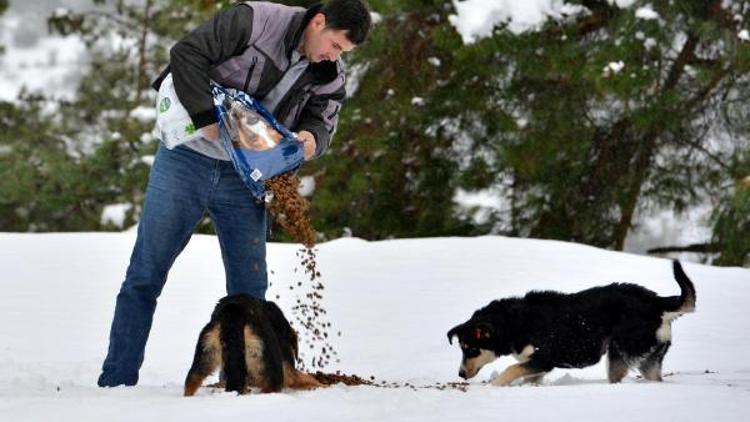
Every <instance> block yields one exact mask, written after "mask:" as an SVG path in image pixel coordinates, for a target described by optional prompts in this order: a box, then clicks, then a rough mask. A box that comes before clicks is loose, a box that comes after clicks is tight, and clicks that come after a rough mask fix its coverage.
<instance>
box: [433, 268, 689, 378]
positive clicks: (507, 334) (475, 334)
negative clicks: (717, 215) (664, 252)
mask: <svg viewBox="0 0 750 422" xmlns="http://www.w3.org/2000/svg"><path fill="white" fill-rule="evenodd" d="M673 266H674V277H675V280H677V284H679V285H680V290H681V293H680V295H679V296H669V297H661V296H658V295H657V294H656V293H654V292H652V291H651V290H648V289H646V288H644V287H641V286H637V285H635V284H621V283H614V284H610V285H608V286H602V287H594V288H591V289H587V290H583V291H581V292H578V293H572V294H564V293H558V292H554V291H532V292H529V293H527V294H526V296H524V297H522V298H518V297H513V298H508V299H501V300H495V301H493V302H491V303H490V304H489V305H487V306H486V307H484V308H482V309H480V310H478V311H476V312H474V315H472V317H471V319H469V320H468V321H466V322H464V323H463V324H460V325H458V326H456V327H454V328H452V329H451V330H450V331H448V341H449V342H451V343H452V339H453V337H454V336H455V337H458V340H459V344H460V345H461V351H462V352H463V359H462V361H461V368H460V370H459V372H458V375H459V376H461V377H463V378H465V379H469V378H471V377H473V376H475V375H476V374H477V372H479V370H480V369H481V368H482V366H484V365H486V364H488V363H490V362H492V361H494V360H495V359H497V358H498V357H500V356H503V355H511V354H512V355H514V356H515V357H516V359H517V360H518V361H519V362H518V363H517V364H514V365H511V366H509V367H508V368H507V369H505V371H503V373H502V374H500V375H499V376H498V377H496V378H495V379H493V380H492V383H493V384H495V385H509V384H510V383H511V382H513V381H514V380H516V379H523V380H524V381H528V382H533V383H538V382H540V381H541V379H542V377H544V375H545V374H546V373H547V372H549V371H551V370H552V369H553V368H584V367H587V366H591V365H594V364H596V363H597V362H599V360H600V359H601V357H602V355H604V354H605V353H606V354H607V359H608V363H609V366H608V377H609V381H610V382H613V383H615V382H619V381H620V380H622V379H623V378H624V377H625V375H627V373H628V370H629V369H631V368H633V369H637V370H639V371H640V373H641V374H642V375H643V377H644V378H645V379H647V380H652V381H661V379H662V373H661V366H662V361H663V359H664V355H665V354H666V353H667V350H668V349H669V346H670V344H671V339H672V333H671V323H672V321H673V320H675V319H676V318H677V317H678V316H680V315H682V314H684V313H688V312H693V311H694V310H695V287H694V286H693V283H692V282H691V281H690V279H688V277H687V275H685V272H684V271H683V270H682V266H681V265H680V263H679V262H678V261H674V262H673Z"/></svg>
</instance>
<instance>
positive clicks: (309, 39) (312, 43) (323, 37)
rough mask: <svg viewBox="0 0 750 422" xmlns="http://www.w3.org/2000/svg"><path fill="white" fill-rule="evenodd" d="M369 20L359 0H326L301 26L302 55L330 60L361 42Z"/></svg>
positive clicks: (317, 59) (312, 60)
mask: <svg viewBox="0 0 750 422" xmlns="http://www.w3.org/2000/svg"><path fill="white" fill-rule="evenodd" d="M370 24H371V20H370V11H369V10H367V6H365V4H364V3H363V2H362V0H330V1H329V2H328V3H326V4H325V5H324V6H323V8H322V9H320V12H318V13H316V14H315V16H313V17H312V19H311V20H310V22H309V23H308V24H307V27H305V33H304V44H303V49H304V55H305V56H306V57H307V59H308V60H310V61H311V62H314V63H316V62H319V61H323V60H330V61H334V60H336V59H337V58H338V57H339V55H340V54H341V53H343V52H348V51H351V50H352V49H354V47H356V46H357V45H359V44H362V42H364V40H365V37H366V36H367V32H368V31H369V30H370Z"/></svg>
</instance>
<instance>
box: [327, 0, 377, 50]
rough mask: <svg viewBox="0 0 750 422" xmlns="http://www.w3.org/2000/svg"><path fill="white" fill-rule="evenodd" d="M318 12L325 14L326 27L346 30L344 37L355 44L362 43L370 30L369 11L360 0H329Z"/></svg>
mask: <svg viewBox="0 0 750 422" xmlns="http://www.w3.org/2000/svg"><path fill="white" fill-rule="evenodd" d="M320 13H322V14H324V15H325V16H326V27H328V28H331V29H335V30H346V31H347V33H346V38H348V39H349V41H351V42H352V43H354V44H356V45H359V44H362V43H363V42H364V41H365V38H366V37H367V33H368V32H369V31H370V25H371V23H372V21H371V19H370V11H369V10H368V9H367V5H365V3H364V2H363V1H362V0H330V1H328V2H327V3H326V4H325V5H324V6H323V8H322V9H320Z"/></svg>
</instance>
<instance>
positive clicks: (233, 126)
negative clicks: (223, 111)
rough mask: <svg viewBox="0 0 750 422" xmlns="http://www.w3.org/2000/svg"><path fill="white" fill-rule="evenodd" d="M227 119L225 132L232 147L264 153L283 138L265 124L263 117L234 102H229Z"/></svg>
mask: <svg viewBox="0 0 750 422" xmlns="http://www.w3.org/2000/svg"><path fill="white" fill-rule="evenodd" d="M225 106H228V107H227V108H228V110H229V114H228V117H229V118H228V119H227V123H228V125H227V131H228V133H229V137H230V138H231V140H232V146H234V147H235V148H242V149H245V150H252V151H266V150H269V149H271V148H274V147H275V146H276V145H278V144H279V143H280V142H281V140H282V139H283V136H281V134H280V133H279V132H278V131H277V130H276V129H274V128H273V127H272V126H271V125H269V124H268V123H266V121H265V120H264V119H263V117H262V116H261V115H260V114H258V113H256V112H255V111H253V110H248V109H247V108H246V107H244V106H243V105H242V104H240V103H239V102H236V101H230V102H229V104H226V103H225Z"/></svg>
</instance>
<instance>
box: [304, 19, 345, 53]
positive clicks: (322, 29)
mask: <svg viewBox="0 0 750 422" xmlns="http://www.w3.org/2000/svg"><path fill="white" fill-rule="evenodd" d="M346 32H347V31H345V30H336V29H330V28H326V17H325V15H324V14H322V13H318V14H317V15H315V16H314V17H313V18H312V20H310V23H309V24H308V25H307V28H305V42H304V50H305V51H304V53H305V56H306V57H307V60H309V61H310V62H312V63H317V62H320V61H323V60H329V61H334V60H336V59H337V58H338V57H339V55H340V54H341V53H344V52H349V51H352V50H353V49H354V47H355V45H354V44H353V43H352V42H351V41H349V39H348V38H347V37H346Z"/></svg>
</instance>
